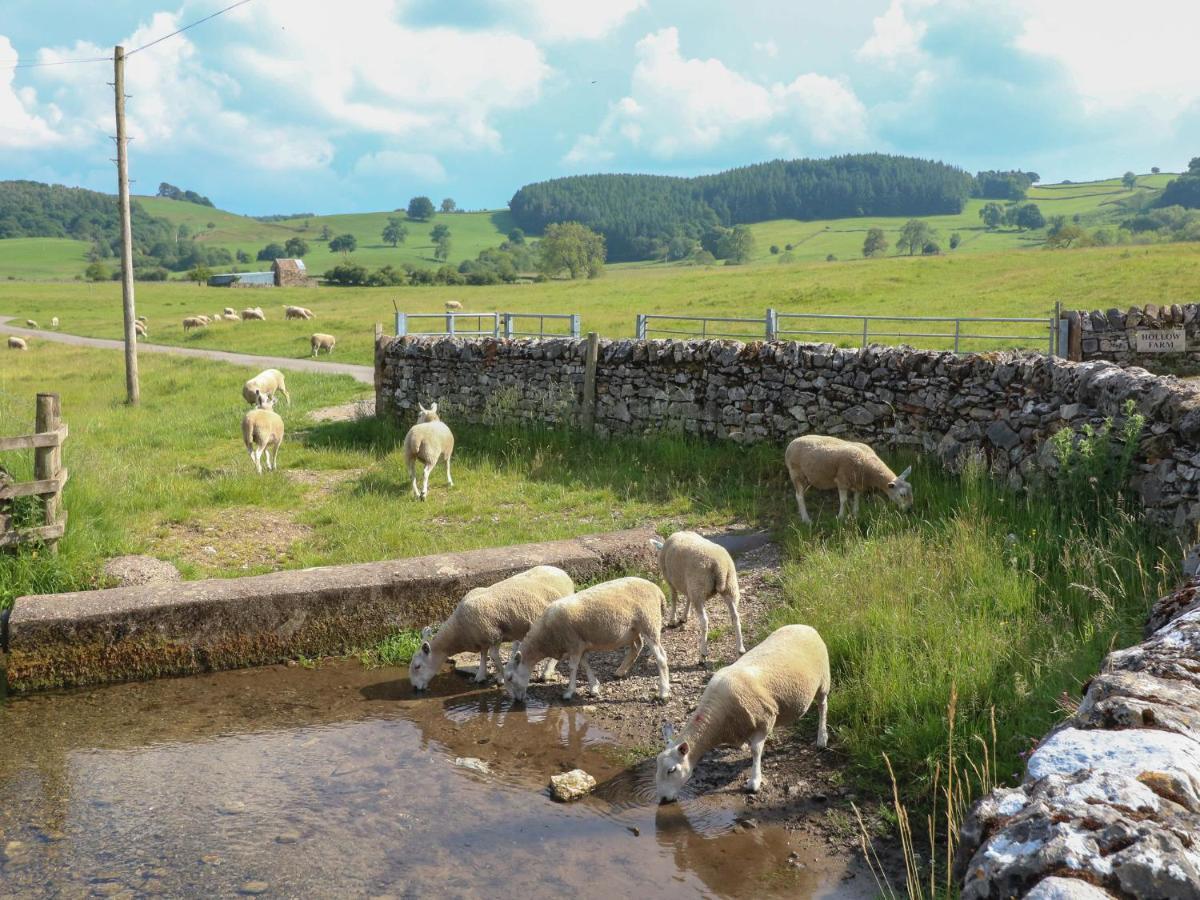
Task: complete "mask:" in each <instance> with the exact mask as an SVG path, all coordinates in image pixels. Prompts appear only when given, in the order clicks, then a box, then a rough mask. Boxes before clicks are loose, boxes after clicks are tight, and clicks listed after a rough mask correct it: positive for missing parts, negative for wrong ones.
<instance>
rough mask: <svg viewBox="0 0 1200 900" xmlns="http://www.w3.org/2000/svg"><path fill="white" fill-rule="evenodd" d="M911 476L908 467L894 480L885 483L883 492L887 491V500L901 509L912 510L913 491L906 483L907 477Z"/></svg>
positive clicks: (910, 468) (910, 470) (910, 467)
mask: <svg viewBox="0 0 1200 900" xmlns="http://www.w3.org/2000/svg"><path fill="white" fill-rule="evenodd" d="M911 474H912V466H909V467H908V468H907V469H905V470H904V471H903V472H901V473H900V474H899V475H897V476H896V477H895V478H894V479H892V480H891V481H889V482H888V483H887V487H886V488H885V490H886V491H887V495H888V499H889V500H891V501H892V502H893V503H895V504H896V505H897V506H898V507H900V508H901V509H906V510H907V509H912V505H913V489H912V485H911V484H909V483H908V476H909V475H911Z"/></svg>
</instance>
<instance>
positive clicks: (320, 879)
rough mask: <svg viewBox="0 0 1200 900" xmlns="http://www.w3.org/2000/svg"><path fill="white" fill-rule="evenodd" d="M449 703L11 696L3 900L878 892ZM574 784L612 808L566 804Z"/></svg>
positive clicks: (817, 847)
mask: <svg viewBox="0 0 1200 900" xmlns="http://www.w3.org/2000/svg"><path fill="white" fill-rule="evenodd" d="M433 687H434V690H433V691H431V692H430V693H428V694H425V695H421V696H416V695H414V694H413V692H412V691H411V689H410V688H409V686H408V682H407V679H406V677H405V674H404V673H402V672H400V671H398V670H395V669H378V670H373V671H369V670H366V669H364V668H362V667H361V666H360V665H359V664H358V663H357V662H350V661H344V662H333V663H324V664H322V665H321V666H320V667H319V668H317V669H315V670H308V669H304V668H286V667H271V668H265V669H254V670H246V671H238V672H222V673H216V674H212V675H204V676H196V677H191V678H178V679H168V680H162V681H156V682H147V683H140V684H124V685H113V686H107V687H102V688H94V689H81V690H76V691H70V692H64V693H58V694H46V695H38V696H33V697H19V698H10V699H9V700H8V701H7V703H6V705H0V898H7V897H22V898H24V897H54V898H59V897H64V898H65V897H91V896H109V897H132V896H154V895H161V896H205V897H226V896H245V895H258V896H267V897H384V896H392V897H408V896H429V897H496V896H504V895H509V896H512V895H515V896H523V897H544V896H554V895H565V896H575V897H623V896H634V895H642V896H655V897H694V896H714V897H785V896H786V897H809V896H822V897H826V896H827V897H867V896H872V895H873V893H874V892H873V891H872V890H871V888H872V886H873V883H868V882H870V881H871V879H870V877H869V875H864V874H863V873H859V874H858V876H857V877H856V878H853V879H852V880H849V881H844V880H843V876H844V874H845V871H846V866H847V863H846V862H845V861H843V860H831V859H828V858H826V856H825V855H824V854H825V852H826V851H825V850H824V847H823V845H821V844H819V843H816V842H814V841H813V839H812V838H808V837H806V836H802V835H797V834H795V833H790V832H787V831H785V830H783V829H780V828H774V827H767V826H760V827H758V828H753V829H746V828H744V827H741V826H738V825H737V824H736V823H735V816H737V815H738V814H739V813H745V812H746V811H747V810H745V809H744V808H742V807H741V806H740V804H739V805H737V806H734V807H730V806H728V805H727V804H728V801H727V800H726V801H725V802H724V803H721V802H715V801H713V800H711V799H708V800H706V799H704V798H702V797H694V796H693V797H688V796H685V797H684V799H683V801H682V802H681V803H678V804H672V805H670V806H664V807H659V806H657V805H655V804H654V802H653V768H652V763H650V764H648V763H643V764H641V765H638V766H636V767H634V768H632V769H629V768H627V767H626V766H624V765H623V764H622V763H621V761H620V758H621V757H620V753H619V748H617V747H616V745H615V743H614V742H613V739H612V738H611V737H610V736H609V735H607V734H606V733H605V732H604V731H603V730H602V729H601V728H599V727H598V726H596V725H594V724H592V723H590V722H589V721H588V719H587V717H586V714H585V713H584V712H582V711H580V710H579V709H577V708H572V707H569V706H564V705H551V706H544V705H539V704H537V703H533V702H531V703H530V705H529V706H528V707H521V706H513V705H512V704H511V703H510V702H509V701H508V699H507V698H505V697H504V696H503V695H502V693H501V692H500V691H499V690H498V689H496V688H491V689H487V690H478V689H477V688H476V686H475V685H474V684H472V683H470V682H469V681H467V680H465V679H463V678H461V677H459V676H457V675H452V674H446V675H443V676H441V677H439V678H438V679H437V680H436V681H435V682H434V685H433ZM457 757H477V758H479V759H481V760H483V761H485V762H487V763H488V764H489V766H490V770H491V771H490V773H489V774H486V775H484V774H479V773H476V772H472V771H469V770H466V769H463V768H459V767H456V766H455V764H454V760H455V758H457ZM576 767H580V768H583V769H585V770H587V771H588V772H590V773H591V774H592V775H594V776H595V777H596V779H597V780H598V781H599V782H600V787H599V789H598V790H597V792H596V793H595V794H594V795H592V796H591V797H589V798H587V799H585V800H583V801H580V802H578V803H573V804H560V803H555V802H554V801H552V800H551V799H550V796H549V791H548V788H547V785H548V782H549V776H550V775H552V774H557V773H558V772H562V771H566V770H568V769H572V768H576ZM749 811H750V812H752V811H753V810H749ZM793 852H795V853H798V854H799V859H800V861H801V862H803V863H804V864H805V868H802V869H800V868H796V867H794V866H792V865H789V863H788V854H789V853H793Z"/></svg>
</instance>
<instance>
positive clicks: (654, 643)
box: [504, 577, 671, 700]
mask: <svg viewBox="0 0 1200 900" xmlns="http://www.w3.org/2000/svg"><path fill="white" fill-rule="evenodd" d="M664 602H666V598H665V597H664V596H663V592H662V591H661V590H659V587H658V585H656V584H654V583H653V582H650V581H647V580H646V579H645V578H634V577H629V578H618V579H617V580H615V581H606V582H604V583H603V584H598V585H596V586H594V587H590V588H588V589H587V590H583V591H580V592H579V593H578V594H572V595H571V596H570V597H563V598H562V599H561V600H555V601H554V602H553V603H551V604H550V605H549V606H547V607H546V611H545V612H544V613H542V617H541V618H540V619H538V620H537V621H536V622H534V623H533V627H532V628H530V629H529V634H528V635H527V636H526V637H525V640H524V641H522V642H521V644H520V645H519V646H517V647H516V648H515V649H514V650H513V652H512V655H511V656H509V658H508V664H507V665H506V666H505V667H504V687H505V688H506V689H507V690H508V692H509V694H511V695H512V697H513V699H514V700H524V699H525V695H526V693H527V692H528V690H529V677H530V673H531V671H532V670H533V668H534V667H535V666H537V665H538V663H540V662H541V661H542V660H543V659H562V658H566V659H567V660H568V662H569V665H570V670H571V674H570V678H569V680H568V682H567V690H566V692H565V693H564V694H563V699H564V700H570V699H571V698H572V697H574V696H575V678H576V675H577V673H578V672H579V666H580V664H581V663H582V665H583V672H584V674H585V675H586V676H587V680H588V688H589V690H590V691H591V693H592V696H599V695H600V681H599V679H597V678H596V674H595V673H594V672H593V671H592V667H591V666H590V665H588V660H587V655H588V653H590V652H591V651H592V650H617V649H619V648H621V647H626V648H628V649H627V650H626V652H625V658H624V659H623V660H622V661H621V665H620V666H619V667H618V668H617V673H616V674H617V677H618V678H624V677H625V676H626V675H628V674H629V672H630V671H631V670H632V669H633V665H634V663H636V662H637V658H638V655H639V654H640V653H641V652H642V647H643V646H645V645H646V644H649V645H650V651H651V652H652V653H653V654H654V661H655V662H656V663H657V665H658V696H659V699H661V700H665V699H666V698H667V697H669V696H670V694H671V673H670V670H669V669H668V667H667V654H666V652H665V651H664V650H663V648H662V640H661V635H662V606H663V603H664Z"/></svg>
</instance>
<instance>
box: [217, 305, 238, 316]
mask: <svg viewBox="0 0 1200 900" xmlns="http://www.w3.org/2000/svg"><path fill="white" fill-rule="evenodd" d="M221 315H223V316H236V315H237V312H235V311H234V308H233V307H232V306H227V307H225V308H224V309H223V310H221Z"/></svg>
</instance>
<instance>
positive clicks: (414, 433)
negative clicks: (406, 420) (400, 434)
mask: <svg viewBox="0 0 1200 900" xmlns="http://www.w3.org/2000/svg"><path fill="white" fill-rule="evenodd" d="M417 406H418V408H419V409H420V410H421V411H420V412H419V413H418V414H417V424H416V425H414V426H413V427H412V428H410V429H408V434H406V435H405V436H404V464H405V465H406V466H408V477H409V480H411V481H412V489H413V496H415V497H416V498H417V499H418V500H424V499H425V498H426V497H428V496H429V473H430V472H432V471H433V467H434V466H436V465H437V463H438V460H439V459H445V460H446V484H447V486H449V487H454V479H453V478H451V477H450V457H451V456H453V455H454V433H453V432H451V431H450V428H449V426H447V425H446V423H445V422H443V421H442V420H441V419H440V418H438V412H437V404H436V403H431V404H430V405H429V409H426V408H425V407H424V406H421V404H420V403H418V404H417ZM418 459H419V460H420V461H421V463H422V464H423V465H424V466H425V483H424V486H423V487H422V488H421V489H420V490H417V469H416V462H417V460H418Z"/></svg>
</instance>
